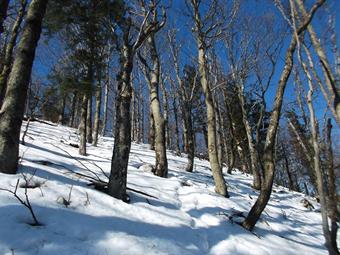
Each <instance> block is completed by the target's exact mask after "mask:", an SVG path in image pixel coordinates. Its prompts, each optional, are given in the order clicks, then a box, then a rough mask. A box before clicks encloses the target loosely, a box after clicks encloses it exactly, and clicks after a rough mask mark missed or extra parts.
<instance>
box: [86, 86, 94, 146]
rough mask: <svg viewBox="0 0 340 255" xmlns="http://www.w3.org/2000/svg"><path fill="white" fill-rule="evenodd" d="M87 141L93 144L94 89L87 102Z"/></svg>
mask: <svg viewBox="0 0 340 255" xmlns="http://www.w3.org/2000/svg"><path fill="white" fill-rule="evenodd" d="M91 85H92V84H91ZM86 126H87V127H86V131H87V132H86V141H87V142H88V143H92V141H93V139H92V89H91V92H90V95H89V97H88V100H87V117H86Z"/></svg>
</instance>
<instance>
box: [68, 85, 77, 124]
mask: <svg viewBox="0 0 340 255" xmlns="http://www.w3.org/2000/svg"><path fill="white" fill-rule="evenodd" d="M77 101H78V91H74V92H73V98H72V103H71V112H70V121H69V126H70V127H74V119H75V114H76V106H77Z"/></svg>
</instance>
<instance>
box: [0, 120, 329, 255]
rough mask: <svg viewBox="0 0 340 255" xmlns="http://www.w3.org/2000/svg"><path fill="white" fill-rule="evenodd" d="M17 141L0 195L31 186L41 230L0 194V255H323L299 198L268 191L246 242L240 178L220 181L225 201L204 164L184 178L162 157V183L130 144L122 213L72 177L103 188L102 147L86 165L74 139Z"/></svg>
mask: <svg viewBox="0 0 340 255" xmlns="http://www.w3.org/2000/svg"><path fill="white" fill-rule="evenodd" d="M25 125H26V123H24V124H23V128H25ZM25 140H26V145H25V146H22V145H21V146H20V155H21V159H20V164H21V167H20V171H19V173H18V174H17V175H12V176H10V175H4V174H0V188H8V187H10V189H11V190H12V191H14V189H15V186H16V183H17V180H18V179H20V182H19V187H18V191H17V193H18V195H19V196H20V197H21V198H23V199H24V198H25V194H24V192H25V188H21V187H20V186H25V185H24V184H25V181H24V178H23V175H25V176H26V179H27V180H28V182H29V184H30V185H32V186H40V187H36V188H30V189H27V192H28V197H29V201H30V202H31V204H32V207H33V210H34V212H35V214H36V216H37V218H38V221H39V222H40V223H41V224H42V225H41V226H31V225H29V224H28V223H32V218H31V216H30V213H29V211H28V210H27V208H25V207H23V206H22V205H21V204H20V203H19V201H18V200H17V199H16V198H15V197H14V196H13V195H12V194H11V193H9V192H6V191H0V226H1V227H0V254H15V255H24V254H25V255H28V254H29V255H31V254H48V255H53V254H55V255H62V254H74V255H76V254H79V255H85V254H89V255H92V254H93V255H95V254H98V255H101V254H103V255H109V254H110V255H113V254H131V255H132V254H133V255H135V254H174V255H177V254H181V255H185V254H216V255H217V254H233V255H236V254H257V255H259V254H276V255H281V254H327V251H326V249H325V248H324V246H323V243H324V238H323V235H322V230H321V216H320V213H319V212H318V208H319V205H318V204H317V203H316V201H315V200H314V199H313V198H309V197H308V198H307V199H308V200H309V201H310V202H312V203H313V205H314V207H315V209H312V210H310V209H307V208H305V207H303V205H302V203H301V200H302V199H303V198H305V196H304V195H303V194H300V193H297V192H291V191H288V189H286V188H282V187H278V186H274V192H273V194H272V197H271V200H270V202H269V205H268V206H267V208H266V209H265V212H264V213H263V215H262V220H261V222H259V223H258V224H257V225H256V228H255V231H254V233H250V232H248V231H246V230H244V229H243V228H241V227H240V226H239V225H238V224H236V223H237V222H238V221H240V220H242V215H245V214H246V213H247V212H248V210H249V209H250V207H251V205H252V204H253V203H254V202H255V200H256V196H257V194H258V193H257V192H255V191H254V190H252V189H251V187H250V185H251V182H252V181H251V180H252V177H251V176H249V175H246V174H243V173H241V172H239V171H234V172H233V174H232V175H228V174H227V173H225V179H226V181H227V183H228V186H229V192H230V195H231V197H230V198H229V199H226V198H223V197H221V196H218V195H216V194H215V193H214V185H213V179H212V176H211V172H210V171H209V163H208V162H207V161H204V160H199V159H195V167H194V173H187V172H185V171H184V169H185V164H186V158H185V157H179V156H176V155H175V154H173V153H172V152H170V151H169V152H168V163H169V178H168V179H163V178H159V177H156V176H154V175H153V174H152V173H150V171H149V170H150V164H153V163H154V160H155V158H154V152H153V151H151V150H149V149H148V147H149V146H148V145H146V144H133V145H132V148H131V154H130V161H129V168H128V171H129V172H128V187H129V188H130V189H133V190H137V191H139V192H138V193H137V192H135V191H132V190H130V191H129V195H130V199H131V201H130V203H129V204H127V203H124V202H122V201H119V200H116V199H114V198H112V197H110V196H108V195H106V194H105V193H103V192H101V191H98V190H96V189H94V188H93V186H88V184H89V178H87V177H84V176H82V175H87V176H91V178H94V179H96V178H100V179H102V180H106V178H107V177H106V175H108V174H109V170H110V163H111V162H110V159H111V156H112V147H113V139H112V138H108V137H102V138H100V141H99V145H98V147H92V146H90V145H89V147H88V156H87V157H82V156H79V155H78V150H77V148H75V147H73V146H72V145H74V144H77V143H78V136H77V134H76V130H75V129H71V128H67V127H63V126H51V125H47V124H42V123H38V122H32V123H31V124H30V128H29V130H28V133H27V136H26V139H25ZM76 173H78V174H76ZM79 174H81V175H79ZM142 192H143V193H146V194H149V195H151V196H149V195H143V194H142ZM69 197H70V199H69ZM64 200H66V201H70V204H69V205H67V206H66V205H65V201H64ZM66 204H67V203H66Z"/></svg>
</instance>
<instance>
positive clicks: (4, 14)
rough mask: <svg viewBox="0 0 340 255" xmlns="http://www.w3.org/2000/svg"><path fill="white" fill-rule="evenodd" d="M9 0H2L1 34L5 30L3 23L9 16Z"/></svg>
mask: <svg viewBox="0 0 340 255" xmlns="http://www.w3.org/2000/svg"><path fill="white" fill-rule="evenodd" d="M8 5H9V0H0V35H1V34H2V33H3V32H4V27H3V23H4V21H5V19H6V17H7V10H8Z"/></svg>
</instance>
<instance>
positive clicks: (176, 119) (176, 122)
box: [172, 97, 181, 155]
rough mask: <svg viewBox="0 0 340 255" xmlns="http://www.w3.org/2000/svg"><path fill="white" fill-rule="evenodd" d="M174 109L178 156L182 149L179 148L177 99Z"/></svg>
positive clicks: (174, 100)
mask: <svg viewBox="0 0 340 255" xmlns="http://www.w3.org/2000/svg"><path fill="white" fill-rule="evenodd" d="M172 107H173V109H174V119H175V150H176V154H177V155H180V153H181V149H180V147H179V129H178V115H177V104H176V98H175V97H174V98H173V101H172Z"/></svg>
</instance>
